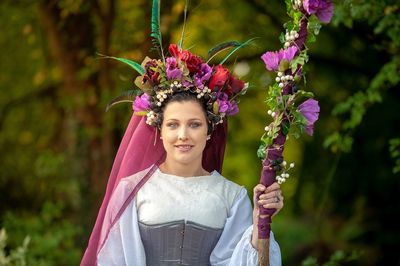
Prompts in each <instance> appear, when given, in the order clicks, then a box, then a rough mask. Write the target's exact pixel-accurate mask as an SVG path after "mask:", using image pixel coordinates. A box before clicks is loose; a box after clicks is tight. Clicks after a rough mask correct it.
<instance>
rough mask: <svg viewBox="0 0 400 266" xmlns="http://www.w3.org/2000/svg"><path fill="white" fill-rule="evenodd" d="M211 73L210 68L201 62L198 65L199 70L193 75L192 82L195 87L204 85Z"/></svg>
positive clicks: (200, 87)
mask: <svg viewBox="0 0 400 266" xmlns="http://www.w3.org/2000/svg"><path fill="white" fill-rule="evenodd" d="M211 74H212V68H211V67H210V66H209V65H208V64H206V63H203V64H201V66H200V70H199V71H198V72H197V73H196V74H195V75H194V84H195V86H196V87H197V88H199V89H202V88H203V87H204V83H205V82H206V81H208V80H209V79H210V77H211Z"/></svg>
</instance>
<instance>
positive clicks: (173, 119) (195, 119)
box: [165, 118, 201, 122]
mask: <svg viewBox="0 0 400 266" xmlns="http://www.w3.org/2000/svg"><path fill="white" fill-rule="evenodd" d="M165 121H166V122H169V121H180V120H179V119H176V118H169V119H166V120H165ZM188 121H190V122H192V121H200V122H201V119H200V118H190V119H188Z"/></svg>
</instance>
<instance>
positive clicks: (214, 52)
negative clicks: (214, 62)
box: [208, 41, 241, 61]
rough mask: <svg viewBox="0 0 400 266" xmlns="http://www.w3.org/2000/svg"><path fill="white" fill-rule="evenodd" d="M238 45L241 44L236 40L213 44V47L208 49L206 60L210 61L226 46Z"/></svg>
mask: <svg viewBox="0 0 400 266" xmlns="http://www.w3.org/2000/svg"><path fill="white" fill-rule="evenodd" d="M240 45H241V43H240V42H238V41H228V42H223V43H220V44H218V45H216V46H214V47H213V48H211V49H210V50H208V61H210V60H211V59H212V58H213V57H214V56H216V55H217V54H218V53H220V52H222V51H224V50H226V49H228V48H231V47H237V46H240Z"/></svg>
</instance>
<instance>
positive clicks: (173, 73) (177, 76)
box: [165, 57, 182, 80]
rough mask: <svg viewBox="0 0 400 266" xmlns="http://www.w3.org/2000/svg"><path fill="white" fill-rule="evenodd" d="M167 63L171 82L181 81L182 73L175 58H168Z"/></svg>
mask: <svg viewBox="0 0 400 266" xmlns="http://www.w3.org/2000/svg"><path fill="white" fill-rule="evenodd" d="M166 61H167V63H166V71H165V72H166V73H167V78H168V79H169V80H181V79H182V71H181V70H180V69H179V68H178V64H177V62H176V58H175V57H168V58H167V60H166Z"/></svg>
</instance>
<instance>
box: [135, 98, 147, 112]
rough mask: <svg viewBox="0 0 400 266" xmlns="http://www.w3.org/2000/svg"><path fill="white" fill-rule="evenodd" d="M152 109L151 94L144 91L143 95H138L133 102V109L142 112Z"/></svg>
mask: <svg viewBox="0 0 400 266" xmlns="http://www.w3.org/2000/svg"><path fill="white" fill-rule="evenodd" d="M149 109H150V96H149V95H148V94H146V93H143V94H142V95H141V96H136V98H135V101H134V102H133V111H134V112H141V111H147V110H149Z"/></svg>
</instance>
